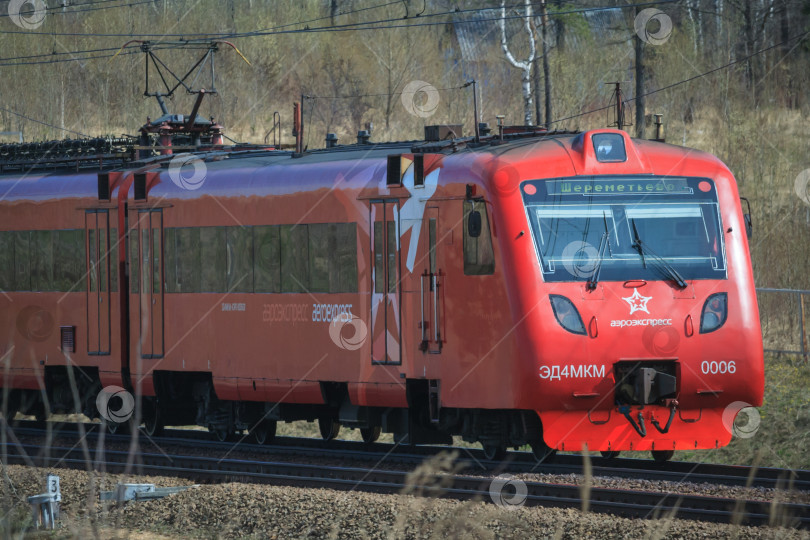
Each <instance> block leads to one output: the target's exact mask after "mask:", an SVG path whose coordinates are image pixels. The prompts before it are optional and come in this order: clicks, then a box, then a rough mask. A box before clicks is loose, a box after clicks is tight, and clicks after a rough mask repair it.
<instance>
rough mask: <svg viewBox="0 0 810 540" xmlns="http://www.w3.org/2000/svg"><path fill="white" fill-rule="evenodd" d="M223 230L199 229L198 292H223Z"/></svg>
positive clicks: (222, 228) (214, 228)
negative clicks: (199, 272) (199, 270)
mask: <svg viewBox="0 0 810 540" xmlns="http://www.w3.org/2000/svg"><path fill="white" fill-rule="evenodd" d="M225 249H226V246H225V228H224V227H203V228H201V229H200V266H201V269H202V270H201V274H200V290H201V291H202V292H224V291H226V290H227V289H226V287H225V273H226V268H225V264H226V261H225Z"/></svg>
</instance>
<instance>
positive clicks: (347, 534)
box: [2, 465, 810, 538]
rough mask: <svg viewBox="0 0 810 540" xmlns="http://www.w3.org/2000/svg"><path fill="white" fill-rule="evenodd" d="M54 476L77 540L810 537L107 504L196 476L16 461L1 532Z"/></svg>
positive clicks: (543, 512) (276, 508) (418, 511)
mask: <svg viewBox="0 0 810 540" xmlns="http://www.w3.org/2000/svg"><path fill="white" fill-rule="evenodd" d="M48 472H56V474H58V475H59V476H60V478H61V484H62V497H63V499H62V532H63V533H67V534H68V535H70V536H72V537H78V538H87V537H91V536H94V535H98V537H102V538H108V537H119V538H120V537H127V536H129V537H133V538H142V537H152V535H157V534H159V535H161V536H162V537H166V538H178V537H195V538H211V537H222V538H244V537H248V538H359V537H367V538H434V537H453V538H583V537H589V538H618V537H622V538H626V537H632V538H810V535H809V534H808V533H807V532H805V531H794V530H789V529H784V528H778V529H777V528H766V527H760V528H753V527H744V526H734V525H724V524H712V523H702V522H694V521H686V520H670V519H667V518H666V517H662V518H659V519H655V520H633V519H625V518H619V517H613V516H608V515H604V514H591V513H583V512H581V511H580V510H573V509H568V510H562V509H556V508H541V507H535V508H524V507H516V508H502V507H499V506H496V505H493V504H489V503H488V502H483V501H473V502H458V501H452V500H443V499H433V498H422V497H416V496H413V495H411V494H401V495H378V494H369V493H360V492H342V491H333V490H328V489H303V488H291V487H281V486H267V485H252V484H221V485H204V486H200V487H197V488H193V489H190V490H188V491H185V492H182V493H178V494H175V495H171V496H169V497H167V498H165V499H160V500H155V501H148V502H130V503H123V504H101V503H99V502H98V495H97V492H98V490H99V489H112V487H113V486H114V485H115V484H116V483H117V482H119V481H122V482H127V481H128V482H141V483H144V482H146V483H154V484H156V485H157V486H177V485H188V484H190V483H191V482H189V481H187V480H183V479H178V478H163V477H138V478H133V477H126V476H123V475H102V474H100V473H88V472H86V471H76V470H67V469H41V468H34V467H24V466H19V465H10V466H8V467H4V468H3V481H2V501H3V502H2V506H3V508H2V512H3V515H5V516H7V517H6V518H4V521H3V524H2V528H3V529H5V531H4V532H6V531H8V529H9V528H12V529H13V532H20V530H21V529H22V528H23V527H25V526H26V525H29V526H30V517H29V514H30V512H29V510H28V505H27V503H26V502H25V499H26V497H27V496H29V495H34V494H37V493H41V492H43V490H44V489H43V488H44V479H45V475H46V474H47V473H48ZM143 535H146V536H143Z"/></svg>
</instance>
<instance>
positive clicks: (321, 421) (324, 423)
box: [318, 417, 340, 441]
mask: <svg viewBox="0 0 810 540" xmlns="http://www.w3.org/2000/svg"><path fill="white" fill-rule="evenodd" d="M318 427H319V428H320V430H321V437H323V440H325V441H331V440H332V439H334V438H336V437H337V436H338V433H340V424H339V423H337V422H335V421H334V420H332V419H331V418H323V417H322V418H318Z"/></svg>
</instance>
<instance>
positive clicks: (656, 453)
mask: <svg viewBox="0 0 810 540" xmlns="http://www.w3.org/2000/svg"><path fill="white" fill-rule="evenodd" d="M674 455H675V450H653V451H652V457H653V459H654V460H655V461H656V462H657V463H665V462H667V461H669V460H670V459H672V456H674Z"/></svg>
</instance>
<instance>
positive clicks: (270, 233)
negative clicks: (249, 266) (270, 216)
mask: <svg viewBox="0 0 810 540" xmlns="http://www.w3.org/2000/svg"><path fill="white" fill-rule="evenodd" d="M279 229H280V227H279V226H278V225H269V226H263V227H253V275H254V283H255V285H254V290H255V291H256V292H261V293H278V292H281V252H280V249H279Z"/></svg>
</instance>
